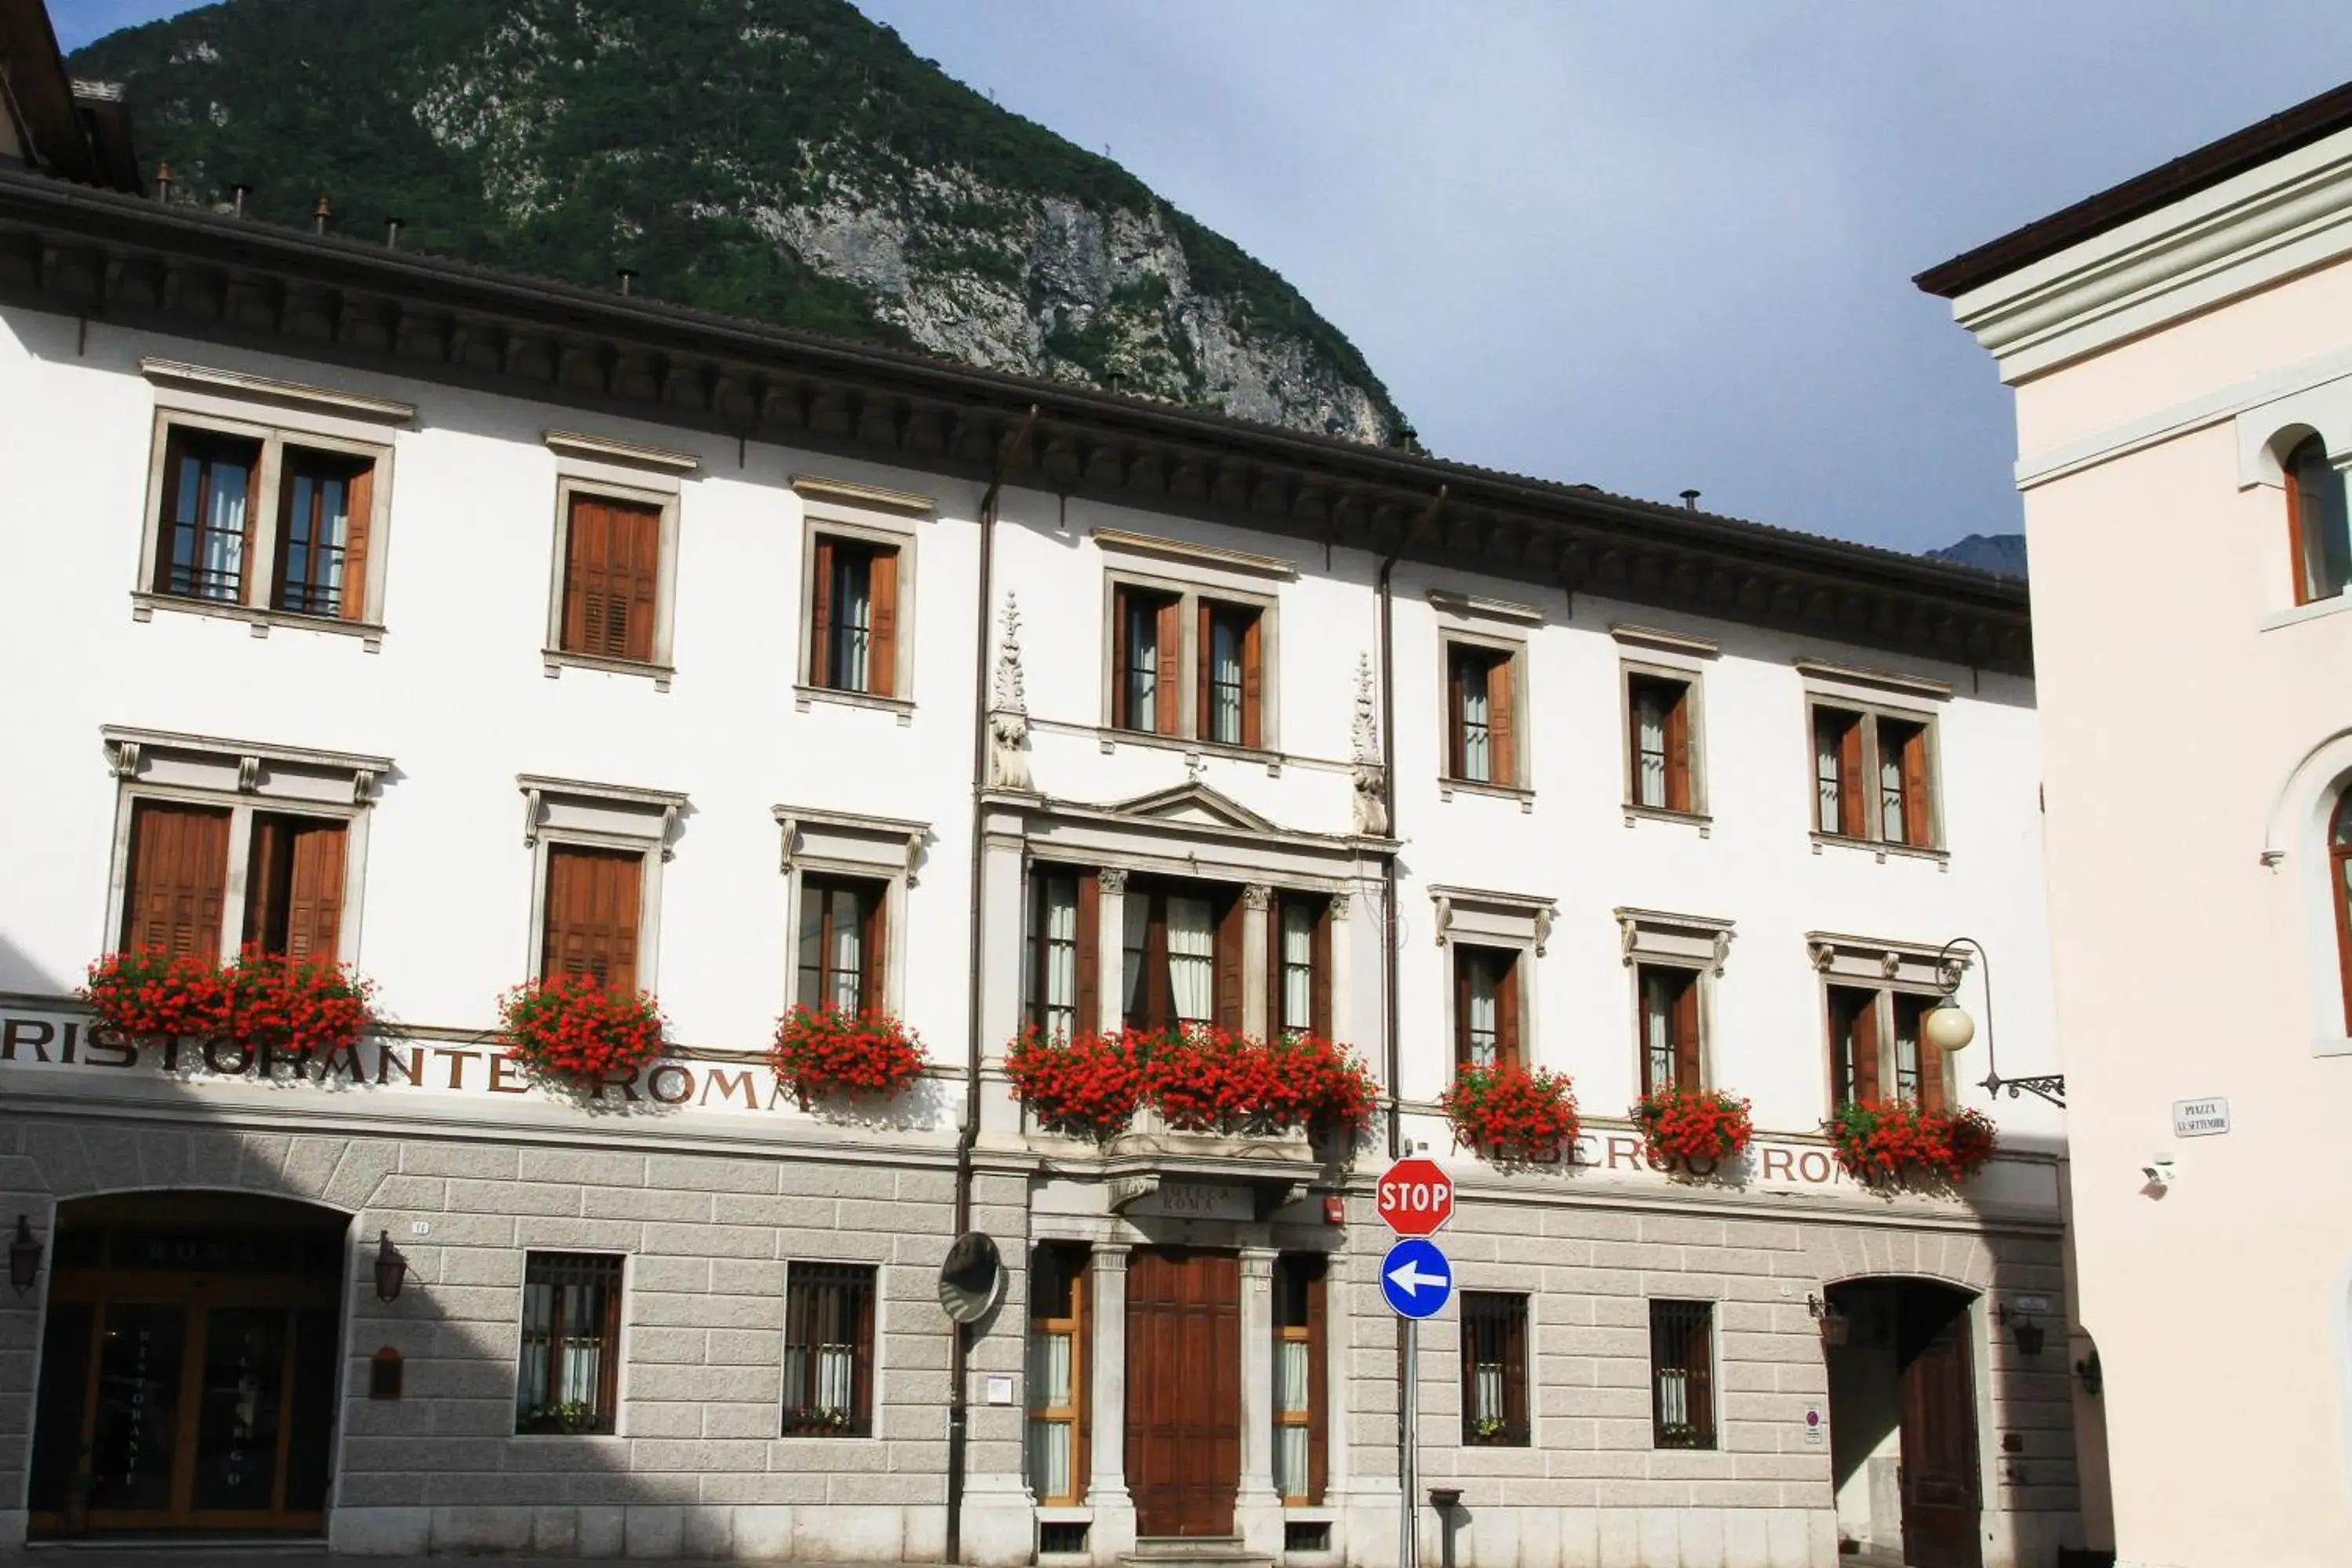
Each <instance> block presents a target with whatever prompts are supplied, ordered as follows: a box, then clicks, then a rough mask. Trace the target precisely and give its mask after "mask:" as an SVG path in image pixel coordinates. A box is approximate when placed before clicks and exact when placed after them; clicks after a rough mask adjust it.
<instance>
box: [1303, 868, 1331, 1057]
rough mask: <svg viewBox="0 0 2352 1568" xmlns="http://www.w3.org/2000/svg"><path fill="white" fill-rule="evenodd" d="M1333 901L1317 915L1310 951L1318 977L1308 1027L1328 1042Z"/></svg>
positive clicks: (1312, 980) (1310, 988) (1310, 990)
mask: <svg viewBox="0 0 2352 1568" xmlns="http://www.w3.org/2000/svg"><path fill="white" fill-rule="evenodd" d="M1332 919H1333V916H1332V913H1331V900H1328V899H1326V900H1323V907H1322V909H1321V910H1318V911H1317V912H1316V916H1315V935H1314V939H1313V941H1312V942H1310V943H1309V944H1308V947H1307V954H1308V956H1307V962H1308V963H1312V964H1313V965H1314V966H1315V968H1314V973H1312V975H1310V976H1309V978H1308V983H1307V1026H1308V1027H1309V1028H1311V1029H1313V1030H1314V1031H1315V1032H1316V1033H1317V1034H1318V1035H1320V1036H1322V1037H1324V1038H1325V1039H1327V1040H1328V1039H1329V1038H1330V1037H1331V921H1332Z"/></svg>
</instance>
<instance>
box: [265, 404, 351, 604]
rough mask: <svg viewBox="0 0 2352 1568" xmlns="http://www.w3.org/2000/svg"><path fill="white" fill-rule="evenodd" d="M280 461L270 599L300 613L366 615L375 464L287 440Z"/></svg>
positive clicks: (273, 602)
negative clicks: (275, 559)
mask: <svg viewBox="0 0 2352 1568" xmlns="http://www.w3.org/2000/svg"><path fill="white" fill-rule="evenodd" d="M281 468H282V471H281V472H280V474H279V476H278V523H277V526H278V563H277V573H278V581H277V582H276V584H273V586H272V595H273V596H272V600H271V603H272V605H274V606H275V607H276V608H278V609H280V610H284V611H287V612H288V613H289V614H292V615H298V616H331V617H334V618H337V619H341V620H346V621H364V620H366V619H368V604H367V551H368V541H369V537H370V534H371V532H372V526H371V525H372V521H373V510H374V506H375V465H374V464H373V463H372V462H370V461H369V460H367V459H366V458H353V457H351V456H348V455H347V454H344V453H341V452H320V451H313V450H311V449H310V448H309V447H286V448H284V453H283V457H282V458H281Z"/></svg>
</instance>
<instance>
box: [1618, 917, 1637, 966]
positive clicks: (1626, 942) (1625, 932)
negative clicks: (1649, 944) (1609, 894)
mask: <svg viewBox="0 0 2352 1568" xmlns="http://www.w3.org/2000/svg"><path fill="white" fill-rule="evenodd" d="M1641 945H1642V922H1641V921H1637V920H1635V919H1634V918H1633V916H1631V915H1619V916H1618V917H1617V947H1618V954H1619V956H1620V957H1621V958H1622V960H1623V961H1624V964H1625V967H1626V968H1628V969H1631V968H1633V950H1634V949H1635V948H1637V947H1639V946H1641Z"/></svg>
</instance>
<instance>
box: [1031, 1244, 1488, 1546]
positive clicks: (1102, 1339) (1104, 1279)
mask: <svg viewBox="0 0 2352 1568" xmlns="http://www.w3.org/2000/svg"><path fill="white" fill-rule="evenodd" d="M1154 1223H1155V1222H1151V1221H1145V1222H1143V1223H1142V1224H1140V1225H1139V1224H1138V1223H1136V1222H1134V1221H1131V1220H1126V1219H1122V1218H1119V1217H1118V1216H1117V1215H1111V1216H1106V1217H1092V1216H1082V1215H1058V1214H1051V1213H1045V1212H1036V1213H1033V1215H1032V1216H1031V1233H1030V1237H1029V1240H1030V1242H1031V1243H1032V1245H1034V1244H1037V1243H1040V1242H1049V1241H1062V1242H1076V1243H1081V1244H1083V1245H1084V1246H1086V1247H1087V1248H1088V1252H1087V1324H1086V1329H1085V1333H1086V1356H1087V1422H1086V1425H1087V1428H1088V1446H1087V1452H1086V1453H1085V1454H1083V1455H1077V1456H1073V1463H1074V1464H1076V1465H1079V1466H1083V1467H1084V1468H1085V1469H1086V1471H1087V1487H1086V1493H1085V1497H1086V1500H1085V1501H1083V1502H1081V1503H1079V1504H1077V1505H1076V1506H1075V1507H1068V1508H1061V1507H1056V1508H1041V1509H1038V1510H1036V1513H1037V1517H1038V1518H1040V1519H1042V1520H1046V1521H1056V1522H1069V1523H1080V1522H1096V1521H1101V1522H1102V1523H1105V1524H1108V1525H1109V1526H1110V1529H1109V1531H1108V1532H1106V1533H1107V1534H1108V1535H1118V1536H1120V1537H1121V1538H1122V1539H1126V1538H1131V1536H1132V1533H1133V1531H1134V1517H1133V1514H1134V1507H1135V1505H1134V1501H1133V1499H1132V1496H1131V1494H1130V1493H1129V1491H1128V1489H1127V1455H1126V1430H1127V1427H1126V1415H1125V1410H1126V1406H1127V1266H1128V1258H1129V1254H1131V1253H1132V1252H1133V1251H1134V1250H1135V1249H1136V1248H1137V1247H1151V1246H1154V1245H1159V1244H1160V1243H1161V1242H1164V1241H1165V1240H1167V1239H1169V1238H1168V1237H1160V1236H1158V1235H1155V1234H1154V1232H1153V1230H1152V1229H1150V1226H1152V1225H1153V1224H1154ZM1158 1223H1161V1224H1165V1223H1166V1222H1158ZM1177 1228H1179V1229H1181V1232H1182V1238H1183V1241H1184V1244H1185V1245H1187V1246H1201V1247H1211V1248H1215V1249H1220V1250H1228V1251H1238V1252H1239V1253H1240V1255H1241V1259H1242V1300H1241V1324H1242V1357H1243V1370H1244V1376H1243V1378H1242V1430H1243V1432H1244V1434H1248V1433H1250V1432H1253V1431H1257V1432H1262V1433H1263V1434H1264V1436H1263V1437H1262V1438H1260V1439H1259V1441H1258V1443H1257V1444H1256V1445H1255V1447H1253V1445H1252V1444H1251V1442H1250V1440H1249V1439H1248V1437H1247V1436H1244V1439H1243V1447H1242V1462H1241V1478H1240V1480H1239V1482H1238V1483H1237V1485H1236V1487H1235V1489H1234V1529H1235V1531H1236V1533H1240V1534H1244V1535H1246V1534H1247V1530H1246V1526H1247V1523H1248V1515H1249V1514H1250V1513H1251V1512H1252V1511H1253V1510H1255V1511H1256V1512H1258V1513H1259V1515H1260V1517H1261V1518H1263V1519H1265V1520H1275V1519H1277V1518H1278V1519H1279V1520H1280V1521H1284V1522H1289V1521H1297V1522H1305V1523H1319V1522H1326V1521H1333V1522H1336V1521H1338V1520H1339V1518H1340V1517H1341V1512H1342V1510H1343V1508H1344V1505H1345V1499H1346V1495H1347V1479H1348V1476H1349V1459H1350V1458H1351V1457H1352V1450H1353V1449H1354V1447H1356V1445H1354V1444H1352V1443H1350V1442H1349V1441H1348V1440H1347V1438H1346V1436H1344V1433H1345V1432H1346V1429H1347V1421H1348V1415H1349V1405H1348V1394H1347V1379H1346V1378H1344V1377H1342V1376H1340V1375H1339V1369H1340V1368H1341V1367H1343V1366H1344V1365H1345V1364H1346V1363H1345V1360H1344V1358H1345V1357H1346V1355H1347V1353H1348V1352H1349V1342H1348V1339H1347V1331H1348V1328H1349V1315H1348V1314H1347V1313H1346V1312H1345V1311H1343V1310H1340V1308H1339V1302H1340V1300H1342V1297H1341V1296H1340V1294H1339V1292H1340V1290H1341V1289H1347V1288H1349V1287H1350V1286H1351V1285H1352V1287H1353V1288H1355V1289H1369V1287H1367V1286H1364V1285H1362V1284H1361V1283H1360V1282H1353V1281H1350V1280H1349V1278H1348V1273H1347V1270H1348V1265H1349V1255H1348V1254H1347V1253H1346V1251H1345V1250H1344V1249H1340V1248H1338V1247H1336V1244H1335V1243H1331V1242H1330V1241H1328V1238H1326V1237H1319V1236H1318V1237H1317V1238H1316V1239H1317V1245H1314V1246H1307V1247H1298V1246H1285V1245H1277V1241H1287V1240H1292V1239H1295V1238H1296V1237H1297V1230H1296V1229H1295V1228H1294V1227H1289V1226H1268V1225H1265V1224H1256V1225H1239V1224H1234V1223H1233V1222H1230V1221H1217V1220H1190V1221H1185V1222H1182V1223H1181V1226H1179V1227H1177ZM1277 1231H1283V1232H1286V1233H1287V1234H1286V1235H1283V1236H1281V1237H1277V1236H1276V1232H1277ZM1317 1253H1320V1255H1321V1256H1322V1257H1323V1258H1324V1259H1325V1268H1327V1270H1328V1276H1327V1278H1328V1279H1329V1281H1330V1286H1331V1289H1332V1291H1333V1295H1332V1310H1331V1312H1330V1317H1329V1326H1328V1330H1327V1332H1326V1336H1325V1342H1324V1356H1325V1365H1326V1368H1327V1375H1326V1377H1325V1379H1324V1399H1325V1405H1326V1409H1325V1422H1324V1426H1325V1430H1326V1432H1327V1433H1328V1436H1327V1438H1326V1448H1325V1455H1324V1460H1325V1465H1326V1474H1325V1492H1324V1496H1325V1499H1326V1500H1325V1501H1324V1502H1321V1503H1313V1504H1308V1503H1300V1504H1289V1503H1285V1502H1283V1501H1282V1500H1281V1497H1280V1495H1279V1494H1278V1493H1276V1491H1275V1489H1274V1425H1275V1423H1274V1365H1273V1356H1274V1338H1275V1336H1274V1277H1275V1273H1276V1268H1277V1267H1278V1265H1279V1262H1280V1259H1281V1258H1284V1257H1286V1256H1293V1255H1297V1256H1306V1255H1313V1254H1317ZM1025 1327H1026V1324H1025V1322H1024V1330H1025ZM1529 1343H1530V1344H1532V1343H1533V1341H1532V1340H1530V1341H1529ZM1259 1347H1263V1348H1262V1349H1260V1348H1259ZM1261 1358H1262V1359H1261ZM1529 1375H1530V1377H1532V1376H1533V1369H1532V1366H1531V1367H1530V1369H1529ZM1024 1397H1025V1393H1024ZM1530 1407H1531V1412H1532V1389H1531V1390H1530ZM1529 1419H1530V1421H1531V1422H1532V1420H1533V1416H1532V1413H1531V1414H1530V1417H1529ZM1098 1528H1099V1527H1098ZM1269 1544H1270V1545H1276V1546H1278V1545H1279V1538H1278V1535H1277V1537H1276V1540H1275V1541H1274V1542H1270V1543H1269ZM1094 1550H1095V1551H1096V1552H1097V1558H1099V1552H1100V1550H1101V1543H1096V1545H1095V1546H1094Z"/></svg>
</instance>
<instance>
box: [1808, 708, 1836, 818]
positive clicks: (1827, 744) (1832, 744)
mask: <svg viewBox="0 0 2352 1568" xmlns="http://www.w3.org/2000/svg"><path fill="white" fill-rule="evenodd" d="M1813 772H1814V774H1815V776H1816V777H1817V778H1818V779H1819V780H1820V782H1821V814H1822V817H1821V829H1822V832H1823V833H1835V832H1837V831H1838V818H1839V810H1838V737H1837V732H1836V731H1832V730H1825V729H1819V728H1817V729H1815V730H1814V731H1813Z"/></svg>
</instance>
